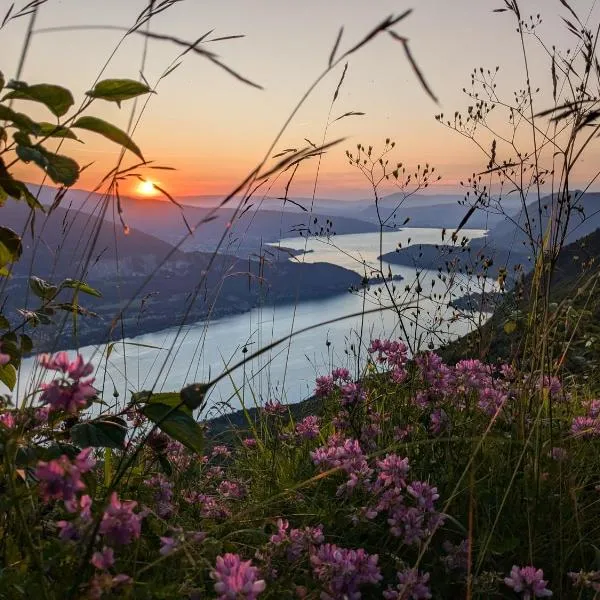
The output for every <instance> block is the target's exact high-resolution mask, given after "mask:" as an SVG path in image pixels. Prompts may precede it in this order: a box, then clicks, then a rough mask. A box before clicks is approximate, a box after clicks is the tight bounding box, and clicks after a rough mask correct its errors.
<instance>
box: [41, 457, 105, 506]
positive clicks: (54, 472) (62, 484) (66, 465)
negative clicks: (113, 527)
mask: <svg viewBox="0 0 600 600" xmlns="http://www.w3.org/2000/svg"><path fill="white" fill-rule="evenodd" d="M91 452H92V449H91V448H86V449H84V450H82V451H81V452H80V453H79V454H78V455H77V457H76V458H75V461H74V462H71V461H70V460H69V459H68V457H67V456H66V455H64V454H63V455H62V456H61V457H60V458H57V459H54V460H51V461H49V462H44V461H39V462H38V464H37V467H36V470H35V476H36V477H37V478H38V479H39V481H40V493H41V495H42V498H44V501H46V502H48V501H50V500H63V502H64V503H65V507H66V509H67V510H68V511H69V512H75V511H76V510H77V492H80V491H82V490H84V489H85V484H84V483H83V481H82V480H81V475H82V474H84V473H87V472H88V471H91V470H92V469H93V468H94V465H95V464H96V461H95V459H94V458H93V456H91Z"/></svg>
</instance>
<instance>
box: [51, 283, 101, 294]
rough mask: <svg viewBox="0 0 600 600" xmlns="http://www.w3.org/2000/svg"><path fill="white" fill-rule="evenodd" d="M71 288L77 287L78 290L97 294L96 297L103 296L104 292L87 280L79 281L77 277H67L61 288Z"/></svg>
mask: <svg viewBox="0 0 600 600" xmlns="http://www.w3.org/2000/svg"><path fill="white" fill-rule="evenodd" d="M64 288H70V289H75V290H77V291H78V292H83V293H84V294H87V295H88V296H95V297H96V298H102V294H101V293H100V292H99V291H98V290H97V289H95V288H93V287H92V286H90V285H88V284H87V283H85V281H78V280H77V279H65V280H64V281H63V282H62V283H61V284H60V289H61V290H62V289H64Z"/></svg>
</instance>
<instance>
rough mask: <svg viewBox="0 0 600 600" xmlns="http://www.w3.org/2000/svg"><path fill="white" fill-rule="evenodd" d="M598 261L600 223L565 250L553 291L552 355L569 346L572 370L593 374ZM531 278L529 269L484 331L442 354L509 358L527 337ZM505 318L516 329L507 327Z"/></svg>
mask: <svg viewBox="0 0 600 600" xmlns="http://www.w3.org/2000/svg"><path fill="white" fill-rule="evenodd" d="M599 265H600V229H596V230H595V231H593V232H592V233H589V234H588V235H586V236H585V237H582V238H580V239H578V240H576V241H575V242H572V243H571V244H569V245H567V246H565V247H564V248H563V249H562V250H561V252H560V254H559V257H558V261H557V264H556V269H555V273H554V276H553V279H552V284H551V291H550V310H551V315H550V321H551V323H552V330H551V333H550V334H549V342H550V343H551V344H554V350H555V352H554V355H555V356H557V355H560V354H561V353H562V352H563V351H566V362H565V368H566V369H567V371H568V372H579V373H581V372H586V373H587V374H588V375H589V376H590V377H594V378H595V379H598V377H599V376H598V364H599V362H600V294H598V292H597V291H595V286H597V284H598V283H600V281H599V279H600V268H599ZM531 284H532V275H531V274H528V275H527V276H526V277H525V280H524V282H523V285H522V290H523V295H522V296H520V297H517V295H516V294H515V293H514V292H508V293H507V294H506V295H505V298H504V301H503V302H502V303H501V304H500V305H499V306H498V308H497V309H496V311H495V312H494V315H493V316H492V318H491V319H490V320H489V321H488V322H487V323H486V324H485V325H484V326H483V328H482V329H481V331H479V332H473V333H471V334H469V335H467V336H465V337H464V338H461V339H460V340H457V341H456V342H453V343H451V344H450V345H449V346H448V347H446V348H445V349H444V350H443V352H442V353H443V355H444V357H445V358H446V359H447V360H448V361H450V362H454V361H456V360H459V359H460V358H464V357H465V356H480V357H481V358H486V359H487V360H489V361H496V360H507V359H510V358H511V357H512V356H513V354H514V352H515V351H516V350H517V349H519V348H520V344H521V343H522V340H523V329H524V323H525V321H526V319H527V318H528V312H527V311H528V293H529V290H530V289H531ZM507 322H511V323H513V324H514V327H515V328H516V329H514V331H512V329H509V330H508V331H507V330H506V329H505V327H504V325H505V324H506V323H507ZM575 326H576V327H577V329H575ZM567 341H568V342H569V344H568V346H567V345H566V342H567Z"/></svg>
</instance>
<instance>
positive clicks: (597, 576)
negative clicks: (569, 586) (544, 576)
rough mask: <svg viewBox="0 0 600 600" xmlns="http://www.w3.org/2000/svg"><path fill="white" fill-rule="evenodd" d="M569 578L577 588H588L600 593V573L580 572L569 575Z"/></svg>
mask: <svg viewBox="0 0 600 600" xmlns="http://www.w3.org/2000/svg"><path fill="white" fill-rule="evenodd" d="M569 577H570V578H571V581H572V582H573V585H574V586H575V587H576V588H588V589H591V590H593V591H594V592H600V571H588V572H584V571H579V572H578V573H574V572H572V573H569Z"/></svg>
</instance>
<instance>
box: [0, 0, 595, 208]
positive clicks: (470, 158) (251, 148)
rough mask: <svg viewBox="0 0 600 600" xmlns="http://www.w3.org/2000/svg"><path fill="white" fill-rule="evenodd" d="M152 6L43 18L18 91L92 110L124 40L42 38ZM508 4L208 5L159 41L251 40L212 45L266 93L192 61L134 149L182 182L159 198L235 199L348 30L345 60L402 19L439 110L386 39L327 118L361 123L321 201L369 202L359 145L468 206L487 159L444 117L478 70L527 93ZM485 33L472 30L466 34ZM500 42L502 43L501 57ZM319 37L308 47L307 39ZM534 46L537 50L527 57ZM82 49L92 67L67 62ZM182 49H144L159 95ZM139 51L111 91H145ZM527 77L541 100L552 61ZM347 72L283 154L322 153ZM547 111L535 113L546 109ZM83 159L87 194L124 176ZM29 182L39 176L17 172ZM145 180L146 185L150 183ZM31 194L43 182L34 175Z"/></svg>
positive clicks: (71, 7) (533, 9)
mask: <svg viewBox="0 0 600 600" xmlns="http://www.w3.org/2000/svg"><path fill="white" fill-rule="evenodd" d="M145 5H146V2H145V0H139V1H131V2H128V3H122V2H119V1H117V0H106V2H104V3H102V6H99V5H98V4H90V3H81V2H77V1H75V0H62V1H61V2H53V1H52V0H50V1H49V2H48V3H47V4H44V5H42V6H41V7H40V9H39V15H38V18H37V22H36V26H35V31H36V33H34V35H33V38H32V43H31V47H30V50H29V53H28V55H27V60H26V62H25V67H24V71H23V74H22V79H23V80H25V81H27V82H29V83H39V82H52V83H58V84H62V85H65V86H67V87H70V88H71V89H72V90H73V92H74V95H75V97H76V100H77V101H79V100H80V99H81V98H82V97H83V93H84V92H85V90H87V89H89V88H90V87H91V85H92V83H93V81H94V79H95V77H96V76H97V75H98V73H99V72H100V68H101V66H102V65H103V64H104V62H105V61H106V59H107V58H108V56H109V55H110V53H111V51H112V50H113V48H114V47H115V46H116V44H117V42H118V41H119V39H120V37H121V35H122V34H121V32H119V31H112V30H108V31H107V30H96V29H94V30H89V29H85V30H82V31H80V30H69V31H44V30H46V29H47V28H55V27H62V26H75V27H76V26H85V25H90V24H93V25H94V26H100V25H110V26H121V27H127V26H129V25H131V24H132V23H133V22H134V21H135V17H136V16H137V14H139V12H140V11H141V10H142V9H143V8H144V7H145ZM501 5H502V3H501V2H500V1H499V0H482V1H480V2H477V3H475V4H474V3H472V2H468V1H467V0H457V1H456V2H454V3H448V2H444V3H441V2H436V1H435V0H423V1H422V2H420V3H418V5H416V4H415V5H412V4H411V3H404V2H403V3H398V2H395V1H392V0H379V1H377V2H372V3H368V4H365V3H361V2H358V1H354V0H352V1H351V2H342V1H341V0H336V1H332V2H329V3H319V2H316V1H314V0H311V1H309V2H305V3H303V4H302V5H286V4H273V3H272V2H268V1H267V0H263V1H260V2H255V3H253V4H252V5H250V4H248V3H247V2H243V0H236V2H235V3H233V4H228V5H227V6H225V5H224V4H220V3H212V4H207V5H204V4H202V5H199V4H198V3H195V2H191V1H188V2H185V1H184V2H181V3H177V4H175V5H174V6H173V7H171V9H169V10H167V11H165V12H164V13H162V14H161V15H159V16H157V17H155V18H154V19H153V20H152V23H151V30H152V31H155V32H159V33H166V34H169V35H173V36H176V37H178V38H181V39H185V40H194V39H197V37H198V36H199V35H200V34H202V33H205V32H206V31H209V30H211V29H214V33H213V35H214V36H221V35H232V34H245V36H246V37H245V38H243V39H235V40H227V41H222V42H215V43H213V44H212V45H210V49H211V50H213V51H215V52H217V54H218V55H219V57H220V58H221V60H223V62H225V63H226V64H227V65H230V66H231V67H232V68H234V69H236V70H237V71H238V72H240V73H242V74H243V75H244V76H246V77H248V78H249V79H251V80H252V81H255V82H257V83H259V84H261V85H263V86H264V88H265V89H264V90H262V91H261V90H257V89H254V88H251V87H249V86H246V85H244V84H242V83H240V82H239V81H237V80H235V79H233V78H232V77H231V76H229V75H228V74H226V73H224V72H223V71H222V70H220V69H218V68H217V67H215V66H214V65H212V64H210V63H209V62H208V61H206V60H203V59H202V58H201V57H198V56H192V55H190V54H188V55H187V56H186V57H185V59H184V61H183V64H182V65H181V66H180V67H179V68H178V69H176V70H175V71H174V72H173V73H172V74H171V75H169V77H168V78H166V79H165V80H164V81H163V82H162V83H161V84H160V85H159V87H158V89H157V92H158V93H157V94H156V95H154V96H153V97H152V98H151V99H150V102H149V104H148V109H147V111H146V113H145V114H144V115H143V117H142V119H141V122H140V126H139V128H138V129H137V130H136V132H135V134H134V137H135V140H136V142H137V143H138V144H139V145H140V147H141V148H142V150H143V151H144V154H145V156H146V158H147V160H151V161H155V163H156V164H161V165H169V166H172V167H174V168H175V169H177V170H176V171H173V172H168V173H167V172H162V173H161V177H160V178H159V183H160V184H161V185H162V186H164V187H166V188H167V189H168V190H169V191H170V193H172V194H173V195H176V196H201V195H220V194H226V193H228V192H229V191H230V190H231V189H232V188H233V187H234V186H235V185H236V184H237V183H238V182H239V181H240V180H241V179H243V177H244V176H245V175H246V174H247V173H248V172H249V171H250V170H251V168H252V167H253V166H254V165H255V164H256V163H257V162H258V161H259V160H260V159H261V158H262V156H263V155H264V153H265V152H266V150H267V149H268V147H269V144H270V141H271V140H272V139H273V138H274V136H275V134H276V133H277V131H278V130H279V128H280V127H281V125H282V124H283V122H284V121H285V119H286V117H287V115H288V114H289V112H290V110H291V108H292V107H293V106H294V104H295V103H296V102H297V101H298V99H299V98H300V97H301V95H302V94H303V92H304V91H305V90H306V88H307V87H308V86H309V84H310V82H311V81H313V80H314V79H315V78H316V76H317V75H318V74H319V73H320V72H321V71H322V70H323V68H324V67H325V66H326V63H327V59H328V56H329V53H330V51H331V48H332V46H333V43H334V41H335V38H336V35H337V32H338V30H339V27H340V26H342V25H343V26H344V27H345V29H344V36H343V39H342V43H341V46H340V50H341V51H343V50H344V49H347V48H348V47H349V46H350V45H352V44H354V43H355V42H356V41H357V40H359V39H361V38H362V37H363V36H364V35H365V34H366V33H367V32H368V31H370V30H371V29H372V28H373V26H375V25H376V24H377V23H379V22H380V21H381V20H382V19H383V18H385V17H386V16H388V15H389V14H392V13H394V14H400V13H402V12H403V11H404V10H406V9H408V8H411V7H412V8H414V12H413V14H412V15H410V16H409V17H408V18H407V19H405V20H403V21H402V22H400V23H399V24H398V25H397V26H396V28H395V29H396V31H397V32H398V33H399V34H400V35H405V36H407V37H408V38H410V44H411V48H412V51H413V54H414V56H415V58H416V60H417V62H418V64H419V65H420V67H421V69H422V71H423V73H424V74H425V77H426V79H427V81H428V82H429V84H430V86H431V88H432V89H433V90H434V92H435V94H436V95H437V96H438V98H439V101H440V104H439V106H438V105H436V104H435V103H434V102H433V101H432V100H431V99H430V98H429V97H428V96H427V95H426V94H425V92H424V91H423V89H422V88H421V86H420V85H419V83H418V81H417V79H416V77H415V75H414V73H413V71H412V69H411V67H410V66H409V64H408V62H407V60H406V57H405V55H404V52H403V49H402V46H401V45H400V44H398V43H397V42H395V41H394V40H392V39H391V38H390V37H389V36H382V37H381V39H377V40H375V41H374V42H373V43H372V44H371V45H369V46H368V47H366V48H365V49H364V50H363V51H361V52H360V53H358V54H356V55H353V56H352V57H351V59H350V61H349V69H348V73H347V76H346V80H345V82H344V85H343V87H342V89H341V92H340V96H339V98H338V101H337V102H336V105H335V107H334V110H333V114H332V116H333V117H335V116H336V115H338V114H343V113H345V112H347V111H361V112H365V113H366V114H365V116H357V117H351V118H347V119H344V120H342V121H340V122H338V123H335V124H334V125H332V126H331V127H330V128H329V131H328V134H327V139H328V140H331V139H334V138H337V137H340V136H346V137H347V139H346V141H345V142H344V143H343V144H341V145H340V146H338V147H336V148H333V149H332V150H331V151H330V152H329V153H328V155H327V156H326V157H325V159H324V160H323V164H322V165H321V171H320V176H319V180H318V185H317V190H316V195H317V196H318V197H324V198H335V197H337V198H339V197H348V196H353V197H354V198H357V197H360V195H361V194H362V193H363V191H362V190H365V189H366V186H365V185H364V182H363V180H362V178H361V176H360V174H359V173H357V171H356V170H355V169H352V168H351V167H350V166H349V165H348V164H347V160H346V158H345V150H346V149H351V148H353V147H355V146H356V143H357V142H361V143H363V144H365V145H369V144H372V145H374V146H376V147H377V146H380V145H381V144H382V143H383V141H384V140H385V138H386V137H390V138H391V139H393V140H395V141H396V143H397V147H396V151H395V152H394V155H393V160H398V161H402V162H404V164H406V165H407V166H408V168H409V169H412V168H414V167H416V165H417V164H425V163H426V162H428V163H430V164H431V165H434V166H435V167H436V171H437V172H439V173H440V174H441V175H442V180H441V181H440V182H439V183H438V184H435V185H432V187H433V188H434V189H433V190H432V191H434V192H435V191H439V192H440V193H460V189H459V186H458V183H459V181H461V180H462V179H465V178H467V177H469V176H470V175H471V174H472V173H473V172H479V171H482V170H484V169H485V160H484V158H483V156H482V155H481V153H480V152H479V151H478V149H477V148H476V147H474V145H473V144H472V143H471V142H470V141H469V140H465V139H463V138H462V137H461V136H460V135H458V134H456V133H455V132H452V131H450V130H448V129H447V128H445V127H443V126H441V125H440V124H439V123H437V122H436V121H435V120H434V115H435V114H436V113H438V112H440V111H444V112H446V113H448V114H453V113H454V110H456V109H460V110H464V109H465V108H466V106H467V104H468V102H467V99H466V98H465V97H464V95H463V93H462V92H461V89H462V87H463V86H465V85H466V84H467V83H468V81H469V74H470V72H471V71H472V69H473V67H479V66H480V65H481V66H484V67H485V68H492V69H493V68H495V66H496V65H501V67H502V68H501V70H500V72H499V75H498V84H499V87H501V88H502V89H503V90H504V91H505V92H506V93H509V92H510V90H512V89H519V87H522V85H523V83H522V82H523V81H524V79H525V76H524V69H523V61H522V58H521V57H520V55H519V52H520V49H519V44H518V43H517V42H518V36H517V35H516V34H515V29H514V25H515V24H514V22H513V20H512V19H511V17H510V16H508V14H507V13H505V14H494V13H493V10H494V9H497V8H499V7H501ZM576 8H577V10H578V11H579V12H580V13H581V14H582V16H583V17H584V18H587V19H588V20H589V19H590V18H591V17H593V16H595V15H596V14H597V13H598V12H599V11H600V7H598V6H596V3H594V2H592V1H591V0H581V1H580V2H578V4H577V7H576ZM521 10H522V12H523V13H524V14H526V15H528V14H530V13H531V14H534V15H535V14H536V13H538V12H541V13H542V14H543V17H544V22H543V23H542V25H541V32H542V33H543V34H545V35H548V36H549V37H550V38H551V39H552V40H553V41H554V42H555V43H556V44H557V45H558V46H564V47H568V46H573V44H572V39H571V38H570V37H568V34H567V33H566V32H565V27H564V24H563V23H562V21H561V16H562V15H563V14H566V9H565V7H564V6H562V5H561V3H560V2H559V1H558V0H556V1H555V2H551V3H548V2H542V1H541V0H530V1H527V2H525V1H524V2H522V3H521ZM473 23H477V27H476V28H473V26H472V24H473ZM26 25H27V19H26V18H24V19H19V20H17V21H15V22H14V23H10V24H9V25H7V27H6V28H5V29H4V30H3V32H2V33H3V34H4V39H5V43H7V44H8V45H9V46H11V47H13V48H20V47H21V44H22V40H23V34H24V31H25V28H26ZM491 31H493V32H494V39H497V40H502V44H501V46H500V45H496V44H495V43H492V42H491V36H490V32H491ZM306 32H310V37H308V36H307V35H306ZM533 45H534V44H532V46H533ZM79 46H81V47H85V52H73V48H77V47H79ZM179 51H180V48H178V47H175V46H173V45H171V44H169V43H167V42H163V41H158V40H150V42H149V44H148V58H147V61H146V66H145V69H144V75H145V77H146V78H147V79H148V81H150V82H151V83H152V84H154V83H155V82H156V80H157V78H158V76H159V75H160V73H161V72H163V71H164V69H165V68H166V67H167V66H168V65H169V64H170V62H171V61H172V60H173V59H174V58H175V57H176V56H177V54H178V53H179ZM142 52H143V40H142V38H141V36H137V37H133V36H130V37H129V38H127V40H126V41H125V43H123V45H122V46H121V47H120V49H119V51H118V52H117V53H116V55H115V56H114V58H113V59H112V60H111V62H110V63H109V65H108V67H107V69H106V70H105V72H104V75H103V76H104V77H130V78H138V77H139V69H140V64H141V57H142ZM18 55H19V52H14V53H12V56H10V57H9V59H8V60H7V62H6V63H5V64H4V65H3V69H4V71H5V76H6V78H7V79H9V78H11V77H12V76H13V75H14V71H15V69H16V63H17V60H18ZM530 69H531V71H532V72H534V73H536V77H535V78H536V79H539V81H534V85H538V84H539V85H540V86H541V87H542V88H543V91H544V90H545V92H546V93H549V92H548V71H549V60H548V57H547V56H544V55H541V54H540V52H539V51H538V50H533V51H532V54H531V64H530ZM340 74H341V65H340V68H339V69H338V70H337V71H336V72H334V73H331V74H330V75H329V77H328V78H327V79H326V80H325V81H324V82H323V84H322V85H321V86H320V87H319V88H318V89H317V91H316V93H315V94H314V95H313V96H312V97H311V98H310V100H309V102H308V103H307V104H306V106H305V107H304V108H303V109H302V110H301V111H300V112H299V114H298V115H297V117H296V119H295V120H294V121H293V123H292V124H291V126H290V128H289V130H288V131H287V133H286V134H285V135H284V137H283V138H282V140H281V143H280V144H278V145H277V147H276V150H275V152H276V151H278V150H281V149H283V148H286V147H298V146H300V145H302V144H304V143H305V142H304V139H305V138H308V139H310V140H315V141H316V142H320V141H321V140H322V138H323V130H324V125H325V122H326V120H327V114H328V110H329V105H330V101H331V97H332V94H333V91H334V89H335V87H336V85H337V83H338V81H339V78H340ZM548 98H549V99H550V100H551V96H550V97H548V95H546V96H543V97H542V98H540V100H539V108H540V110H542V109H544V108H547V107H548V105H549V104H550V103H549V102H547V101H546V100H547V99H548ZM130 106H131V104H130V103H125V104H124V105H123V108H122V109H120V110H119V109H118V108H117V107H116V106H114V105H108V104H107V103H96V104H95V105H94V106H93V107H92V113H93V114H96V115H98V116H101V117H106V118H109V119H110V120H112V121H113V122H115V123H116V124H117V125H120V126H122V127H125V126H126V123H127V120H128V117H129V114H130V113H129V110H130ZM27 108H28V109H32V112H33V114H34V116H38V115H39V116H40V118H41V117H42V116H45V117H46V118H47V114H45V112H44V109H43V108H39V107H34V106H33V105H31V103H29V106H28V107H27ZM84 139H85V142H86V143H85V145H81V146H80V145H76V146H75V145H74V143H70V144H69V145H68V146H66V148H67V149H69V150H75V149H76V151H77V153H80V157H83V160H82V162H84V163H86V162H93V165H92V166H91V167H90V168H89V169H87V170H86V172H84V173H83V174H82V177H81V179H80V181H79V182H78V184H77V185H78V187H83V188H86V189H91V188H93V187H94V186H95V185H96V184H97V182H98V181H99V179H100V178H101V176H102V175H103V174H104V173H105V172H106V171H107V170H108V169H110V168H111V167H112V166H114V161H115V157H116V155H117V151H116V150H115V148H114V146H113V145H111V144H110V143H108V142H105V141H102V140H98V139H97V138H94V137H93V136H89V135H88V136H84ZM595 158H596V155H595V151H594V153H590V154H589V155H588V158H587V160H586V161H585V162H584V163H583V165H582V166H581V168H580V170H579V171H578V172H577V173H575V175H574V176H575V179H576V184H578V183H580V182H583V181H585V180H586V179H589V178H590V177H591V175H592V171H591V169H593V168H594V164H595V162H596V161H595V160H594V159H595ZM315 168H316V161H313V164H311V165H305V166H303V167H302V169H300V171H299V173H298V174H297V178H296V180H295V182H294V185H293V186H292V189H291V190H290V195H291V196H311V195H312V192H313V186H314V180H315ZM19 169H20V172H21V174H24V175H26V176H28V179H32V178H33V177H32V174H33V173H34V169H33V168H30V167H20V168H19ZM144 175H145V176H147V177H149V176H150V174H149V173H144ZM284 180H285V177H284V178H283V179H282V180H280V181H278V182H276V183H275V185H274V187H273V188H272V189H273V190H274V191H273V193H272V195H275V196H277V195H281V190H280V189H279V188H283V185H284V183H285V181H284ZM35 181H39V176H37V174H36V179H35ZM127 185H128V186H129V188H128V189H123V190H122V191H123V193H125V194H135V193H136V191H135V182H133V181H131V182H128V183H127Z"/></svg>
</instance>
